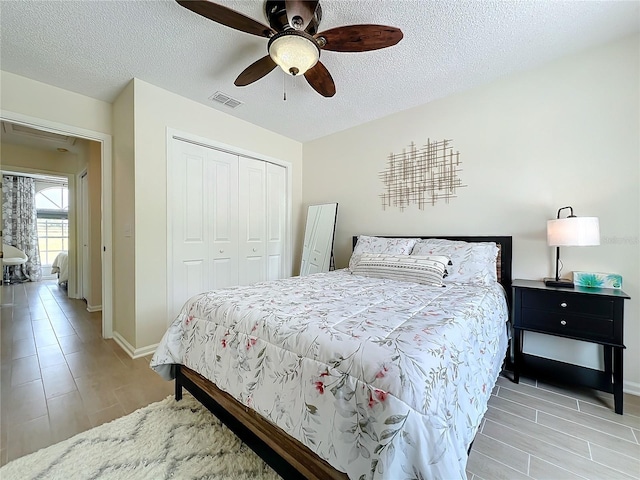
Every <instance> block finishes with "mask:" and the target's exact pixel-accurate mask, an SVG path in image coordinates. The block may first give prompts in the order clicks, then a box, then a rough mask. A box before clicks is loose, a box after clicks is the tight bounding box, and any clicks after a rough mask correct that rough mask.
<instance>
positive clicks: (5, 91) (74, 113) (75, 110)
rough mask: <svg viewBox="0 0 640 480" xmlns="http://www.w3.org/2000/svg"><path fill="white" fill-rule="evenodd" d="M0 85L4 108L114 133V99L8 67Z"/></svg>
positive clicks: (1, 104) (0, 97) (2, 72)
mask: <svg viewBox="0 0 640 480" xmlns="http://www.w3.org/2000/svg"><path fill="white" fill-rule="evenodd" d="M0 87H1V88H0V106H1V107H2V110H3V111H8V112H14V113H19V114H22V115H27V116H29V117H35V118H39V119H42V120H48V121H51V122H56V123H62V124H65V125H73V126H76V127H80V128H83V129H86V130H93V131H96V132H103V133H106V134H111V104H110V103H107V102H103V101H100V100H96V99H94V98H90V97H86V96H84V95H80V94H78V93H74V92H70V91H68V90H63V89H62V88H58V87H53V86H51V85H47V84H46V83H42V82H38V81H36V80H31V79H30V78H26V77H21V76H19V75H15V74H13V73H9V72H4V71H0Z"/></svg>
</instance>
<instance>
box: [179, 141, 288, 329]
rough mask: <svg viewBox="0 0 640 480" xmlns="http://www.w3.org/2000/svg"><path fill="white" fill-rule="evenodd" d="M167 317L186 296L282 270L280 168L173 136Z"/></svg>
mask: <svg viewBox="0 0 640 480" xmlns="http://www.w3.org/2000/svg"><path fill="white" fill-rule="evenodd" d="M171 142H172V145H171V147H172V148H171V155H170V159H169V186H168V192H167V194H168V195H167V198H168V202H169V205H168V208H167V213H168V216H169V218H168V229H169V232H168V233H169V239H168V255H169V268H168V272H169V278H168V288H169V299H170V305H169V317H170V318H169V321H171V320H172V319H173V318H175V316H176V315H177V314H178V313H179V311H180V308H181V307H182V305H183V304H184V302H185V301H186V300H187V299H188V298H189V297H191V296H193V295H195V294H197V293H201V292H204V291H207V290H213V289H216V288H223V287H229V286H234V285H248V284H252V283H256V282H260V281H263V280H274V279H277V278H282V277H284V276H286V275H287V273H286V271H285V270H286V266H287V262H286V258H285V250H286V247H287V245H286V238H287V229H288V226H287V219H288V215H287V205H288V198H287V195H288V192H287V190H288V189H287V184H288V181H287V168H286V167H284V166H282V165H277V164H274V163H270V162H267V161H263V160H259V159H256V158H250V157H248V156H243V155H238V154H234V153H230V152H228V151H223V150H220V149H216V148H213V147H209V146H205V145H201V144H196V143H191V142H187V141H183V140H178V139H176V138H173V139H172V140H171Z"/></svg>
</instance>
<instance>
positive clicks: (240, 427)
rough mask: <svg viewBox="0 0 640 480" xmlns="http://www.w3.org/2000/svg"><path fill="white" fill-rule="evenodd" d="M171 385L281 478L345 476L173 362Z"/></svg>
mask: <svg viewBox="0 0 640 480" xmlns="http://www.w3.org/2000/svg"><path fill="white" fill-rule="evenodd" d="M175 387H176V390H175V395H176V400H180V399H181V398H182V388H183V387H184V388H186V389H187V390H188V391H189V392H190V393H191V394H192V395H193V396H194V397H196V398H197V399H198V401H200V403H202V404H203V405H204V406H205V407H207V409H209V411H210V412H211V413H213V414H214V415H215V416H216V417H218V419H220V421H221V422H222V423H224V424H225V425H226V426H227V427H228V428H229V430H231V431H232V432H233V433H235V434H236V435H237V436H238V438H240V440H242V441H243V442H244V443H245V444H247V446H248V447H249V448H250V449H251V450H253V451H254V452H256V453H257V454H258V455H259V456H260V457H261V458H262V459H263V460H264V461H265V462H266V463H267V464H268V465H269V466H270V467H271V468H273V469H274V470H275V471H276V472H277V473H278V474H279V475H280V476H281V477H283V478H286V479H309V480H330V479H336V480H338V479H339V480H347V479H348V478H349V477H347V475H346V474H345V473H342V472H338V471H337V470H336V469H334V468H333V467H332V466H331V465H329V463H327V462H326V461H325V460H323V459H321V458H320V457H318V456H317V455H316V454H315V453H313V452H312V451H311V450H310V449H309V448H308V447H307V446H306V445H303V444H302V443H300V442H299V441H298V440H296V439H295V438H293V437H291V436H289V435H288V434H287V433H285V431H284V430H282V429H281V428H279V427H278V426H276V425H274V424H273V423H271V422H269V421H268V420H266V419H265V418H264V417H262V416H261V415H260V414H258V413H256V412H255V411H253V410H251V409H249V408H247V407H245V406H244V405H242V404H241V403H240V402H238V401H237V400H236V399H235V398H233V397H232V396H231V395H229V394H228V393H226V392H223V391H222V390H220V389H219V388H218V387H216V386H215V385H214V384H213V383H212V382H211V381H209V380H207V379H206V378H204V377H203V376H202V375H200V374H198V373H196V372H194V371H193V370H191V369H189V368H187V367H185V366H182V365H177V369H176V383H175Z"/></svg>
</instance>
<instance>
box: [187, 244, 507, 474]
mask: <svg viewBox="0 0 640 480" xmlns="http://www.w3.org/2000/svg"><path fill="white" fill-rule="evenodd" d="M379 236H380V237H387V238H443V239H449V240H463V241H467V242H496V243H497V244H498V246H499V247H500V252H499V253H498V263H497V270H498V271H497V274H498V281H499V282H500V283H501V284H502V286H503V287H504V289H505V292H506V294H507V301H508V303H509V305H511V255H512V243H511V237H510V236H480V237H478V236H475V237H469V236H457V237H438V236H431V235H430V236H413V237H411V236H392V235H379ZM357 238H358V237H353V245H354V246H355V244H356V241H357ZM175 369H176V370H175V374H176V380H175V398H176V401H178V400H180V399H181V398H182V389H183V388H185V389H186V390H187V391H189V392H190V393H191V394H192V395H193V396H194V397H195V398H197V399H198V401H200V403H202V404H203V405H204V406H205V407H207V409H209V410H210V411H211V413H213V414H214V415H215V416H216V417H218V418H219V419H220V421H221V422H222V423H224V424H225V425H226V426H227V427H228V428H229V429H230V430H231V431H233V432H234V433H235V434H236V435H237V436H238V437H239V438H240V439H241V440H242V441H243V442H244V443H246V444H247V446H248V447H249V448H251V449H252V450H253V451H254V452H256V453H257V454H258V455H259V456H260V457H261V458H262V459H263V460H264V461H265V462H266V463H267V464H268V465H270V466H271V468H273V469H274V470H275V471H276V472H277V473H278V474H279V475H281V476H282V477H283V478H286V479H310V480H326V479H348V477H347V475H346V474H345V473H342V472H339V471H337V470H336V469H335V468H333V467H332V466H331V465H330V464H329V463H328V462H327V461H325V460H323V459H322V458H320V457H318V455H316V454H315V453H314V452H313V451H312V450H311V449H309V448H308V447H307V446H305V445H303V444H302V443H301V442H299V441H298V440H296V439H295V438H293V437H291V436H289V435H288V434H287V433H286V432H285V431H284V430H282V429H281V428H279V427H277V426H276V425H274V424H273V423H271V422H270V421H268V420H267V419H265V418H264V417H263V416H261V415H260V414H258V413H257V412H255V411H253V410H251V409H249V408H247V407H245V406H244V405H243V404H241V403H240V402H238V401H237V400H236V399H235V398H233V397H232V396H231V395H229V394H228V393H226V392H223V391H222V390H220V389H219V388H218V387H216V386H215V385H214V384H213V383H212V382H211V381H209V380H207V379H206V378H204V377H203V376H202V375H200V374H198V373H197V372H195V371H193V370H191V369H189V368H187V367H185V366H184V365H176V366H175ZM469 449H471V446H469Z"/></svg>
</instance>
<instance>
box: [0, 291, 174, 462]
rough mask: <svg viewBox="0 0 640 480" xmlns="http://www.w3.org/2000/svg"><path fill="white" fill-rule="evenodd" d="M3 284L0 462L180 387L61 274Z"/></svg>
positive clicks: (128, 410) (151, 400)
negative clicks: (71, 292)
mask: <svg viewBox="0 0 640 480" xmlns="http://www.w3.org/2000/svg"><path fill="white" fill-rule="evenodd" d="M0 289H1V292H0V293H1V295H2V297H1V298H2V304H1V314H2V320H1V323H0V324H1V330H0V333H1V339H2V350H1V354H0V366H1V372H0V400H1V403H0V414H1V417H0V450H1V451H0V465H4V464H5V463H7V462H8V461H10V460H13V459H14V458H18V457H21V456H23V455H26V454H28V453H31V452H34V451H36V450H39V449H40V448H43V447H46V446H48V445H52V444H54V443H57V442H59V441H61V440H64V439H66V438H69V437H71V436H73V435H75V434H76V433H79V432H82V431H85V430H88V429H89V428H91V427H94V426H97V425H100V424H102V423H105V422H109V421H111V420H113V419H115V418H118V417H121V416H122V415H126V414H128V413H131V412H133V411H134V410H136V409H138V408H140V407H143V406H146V405H148V404H150V403H153V402H155V401H158V400H162V399H163V398H166V397H167V396H168V395H170V394H172V393H173V382H166V381H164V380H162V379H161V378H160V377H159V376H158V375H157V374H156V373H155V372H153V371H152V370H151V369H150V368H149V361H150V360H151V357H150V356H149V357H144V358H139V359H136V360H133V359H131V358H130V357H129V356H128V355H127V354H126V353H125V352H124V351H123V350H122V349H121V348H120V347H119V346H118V344H116V343H115V342H114V341H113V340H104V339H102V337H101V334H100V333H101V328H102V326H101V324H102V317H101V313H100V312H95V313H89V312H87V310H86V304H85V302H84V301H81V300H73V299H69V298H67V292H66V290H64V289H62V288H60V287H59V286H58V284H57V282H56V281H55V280H45V281H41V282H35V283H23V284H14V285H6V284H5V285H2V286H1V287H0Z"/></svg>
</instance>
